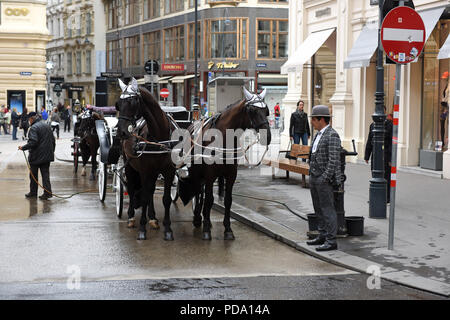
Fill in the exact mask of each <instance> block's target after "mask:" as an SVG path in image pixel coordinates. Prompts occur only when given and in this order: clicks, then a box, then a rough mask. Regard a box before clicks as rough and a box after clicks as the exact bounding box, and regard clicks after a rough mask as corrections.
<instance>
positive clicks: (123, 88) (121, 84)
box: [119, 79, 127, 92]
mask: <svg viewBox="0 0 450 320" xmlns="http://www.w3.org/2000/svg"><path fill="white" fill-rule="evenodd" d="M119 86H120V89H122V92H125V90H126V89H127V85H126V84H125V83H123V81H122V80H120V79H119Z"/></svg>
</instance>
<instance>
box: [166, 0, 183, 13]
mask: <svg viewBox="0 0 450 320" xmlns="http://www.w3.org/2000/svg"><path fill="white" fill-rule="evenodd" d="M183 10H184V0H165V3H164V13H165V14H169V13H172V12H178V11H183Z"/></svg>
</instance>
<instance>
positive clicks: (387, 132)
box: [364, 107, 393, 203]
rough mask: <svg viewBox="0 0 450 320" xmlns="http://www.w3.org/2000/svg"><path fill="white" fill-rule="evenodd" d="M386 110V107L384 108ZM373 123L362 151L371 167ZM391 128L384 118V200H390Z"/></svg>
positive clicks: (390, 123)
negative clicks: (364, 148)
mask: <svg viewBox="0 0 450 320" xmlns="http://www.w3.org/2000/svg"><path fill="white" fill-rule="evenodd" d="M384 111H385V112H386V107H385V108H384ZM374 126H375V124H374V123H373V122H372V123H371V124H370V128H369V136H368V137H367V143H366V150H365V152H364V160H365V161H366V163H368V162H369V159H370V167H371V168H373V155H372V151H373V129H374ZM392 130H393V124H392V121H391V120H389V119H386V120H384V147H383V148H384V178H385V179H386V187H387V188H386V192H387V194H386V202H387V203H390V202H391V157H392Z"/></svg>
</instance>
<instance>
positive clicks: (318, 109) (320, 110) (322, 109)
mask: <svg viewBox="0 0 450 320" xmlns="http://www.w3.org/2000/svg"><path fill="white" fill-rule="evenodd" d="M310 117H331V115H330V109H328V107H327V106H325V105H323V104H319V105H317V106H314V107H313V108H312V112H311V115H310Z"/></svg>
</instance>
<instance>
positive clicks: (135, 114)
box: [116, 78, 142, 139]
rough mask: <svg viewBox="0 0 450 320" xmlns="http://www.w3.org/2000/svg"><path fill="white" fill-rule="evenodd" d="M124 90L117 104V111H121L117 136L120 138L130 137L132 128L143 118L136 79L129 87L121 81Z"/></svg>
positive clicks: (133, 79)
mask: <svg viewBox="0 0 450 320" xmlns="http://www.w3.org/2000/svg"><path fill="white" fill-rule="evenodd" d="M119 85H120V88H121V89H122V94H121V95H120V99H119V100H118V101H117V102H116V110H117V111H119V122H118V123H117V128H118V130H117V135H118V137H120V138H125V139H126V138H128V137H130V132H131V130H132V128H133V127H134V126H135V125H136V121H137V120H138V119H139V118H141V116H142V106H141V101H142V99H141V93H140V91H139V88H138V83H137V81H136V79H135V78H132V80H131V81H130V83H129V84H128V85H126V84H124V83H123V82H122V80H120V79H119Z"/></svg>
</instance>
